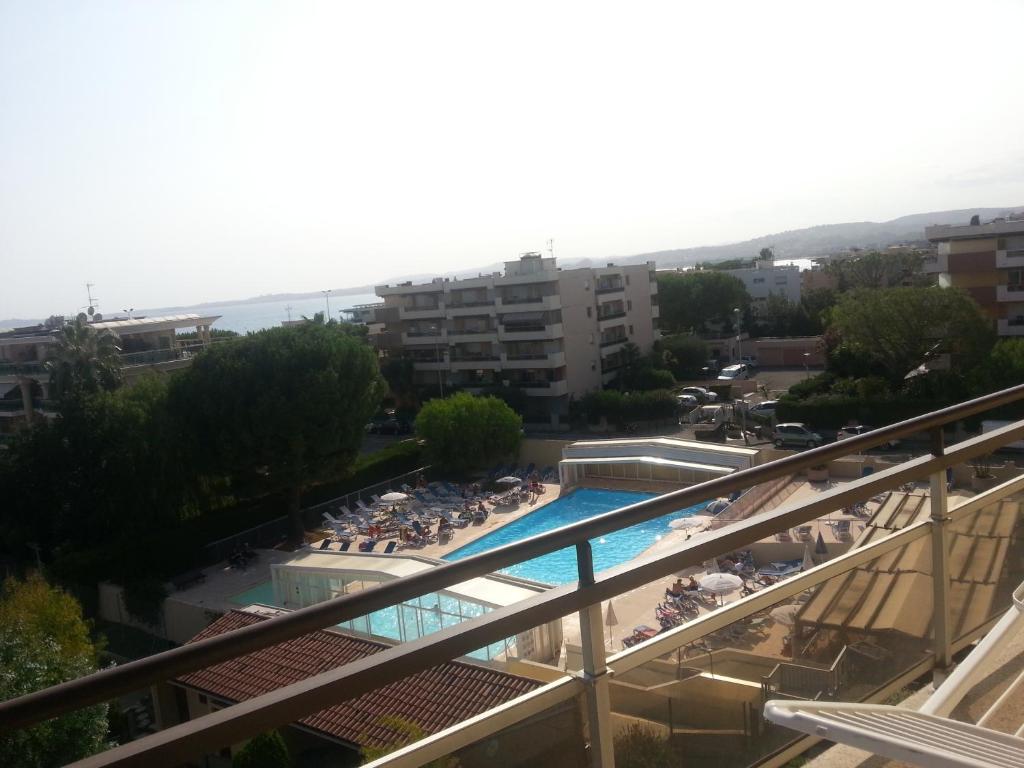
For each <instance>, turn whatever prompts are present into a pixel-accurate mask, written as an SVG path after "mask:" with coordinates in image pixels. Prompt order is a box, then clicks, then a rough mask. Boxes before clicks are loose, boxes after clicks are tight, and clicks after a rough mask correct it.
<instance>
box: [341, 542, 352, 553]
mask: <svg viewBox="0 0 1024 768" xmlns="http://www.w3.org/2000/svg"><path fill="white" fill-rule="evenodd" d="M351 546H352V542H351V541H343V542H341V546H340V547H338V551H339V552H348V548H349V547H351Z"/></svg>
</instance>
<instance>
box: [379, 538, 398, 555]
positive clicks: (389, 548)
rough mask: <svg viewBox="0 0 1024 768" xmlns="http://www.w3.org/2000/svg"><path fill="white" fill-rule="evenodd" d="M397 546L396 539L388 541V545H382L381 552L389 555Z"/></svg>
mask: <svg viewBox="0 0 1024 768" xmlns="http://www.w3.org/2000/svg"><path fill="white" fill-rule="evenodd" d="M397 546H398V542H397V541H389V542H388V545H387V546H386V547H384V550H383V554H385V555H390V554H391V553H392V552H394V551H395V547H397Z"/></svg>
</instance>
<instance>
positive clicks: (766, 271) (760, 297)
mask: <svg viewBox="0 0 1024 768" xmlns="http://www.w3.org/2000/svg"><path fill="white" fill-rule="evenodd" d="M728 274H730V275H732V276H733V277H735V278H738V279H739V280H741V281H742V282H743V285H744V287H745V288H746V289H747V293H748V294H750V300H751V302H752V303H753V305H754V308H755V309H756V308H757V305H758V304H759V303H762V302H764V301H767V300H768V297H769V296H781V297H782V298H784V299H786V301H791V302H793V303H796V302H799V301H800V290H801V277H800V267H798V266H796V265H792V264H790V265H776V264H775V260H774V259H764V258H758V259H756V260H755V261H754V266H752V267H744V268H742V269H730V270H729V271H728Z"/></svg>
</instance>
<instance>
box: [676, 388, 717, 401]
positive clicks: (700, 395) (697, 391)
mask: <svg viewBox="0 0 1024 768" xmlns="http://www.w3.org/2000/svg"><path fill="white" fill-rule="evenodd" d="M679 394H681V395H692V396H693V397H695V398H697V402H699V403H701V404H702V405H703V404H704V403H717V402H718V395H716V394H715V393H714V392H712V391H711V390H710V389H704V387H683V388H682V389H681V390H679Z"/></svg>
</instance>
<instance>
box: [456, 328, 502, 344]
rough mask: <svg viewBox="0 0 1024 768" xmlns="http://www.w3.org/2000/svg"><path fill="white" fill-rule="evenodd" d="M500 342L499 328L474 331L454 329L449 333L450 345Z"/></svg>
mask: <svg viewBox="0 0 1024 768" xmlns="http://www.w3.org/2000/svg"><path fill="white" fill-rule="evenodd" d="M497 340H498V329H497V328H484V329H483V330H479V331H477V330H473V329H470V328H462V329H459V328H453V329H450V330H449V331H448V343H449V344H459V343H460V342H461V343H469V342H478V343H479V342H488V341H490V342H496V341H497Z"/></svg>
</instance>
